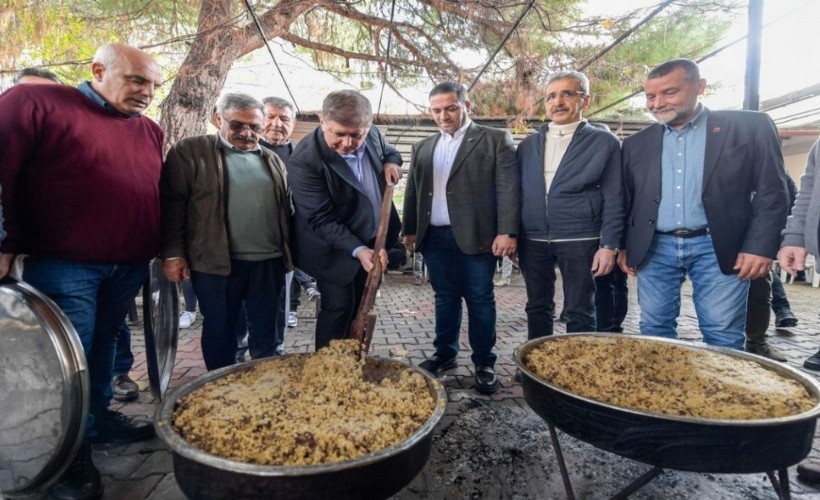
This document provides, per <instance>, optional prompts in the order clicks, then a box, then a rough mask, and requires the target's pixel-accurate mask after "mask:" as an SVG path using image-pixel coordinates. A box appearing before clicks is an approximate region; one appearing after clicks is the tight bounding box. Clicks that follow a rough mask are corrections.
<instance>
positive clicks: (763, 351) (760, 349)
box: [746, 340, 786, 363]
mask: <svg viewBox="0 0 820 500" xmlns="http://www.w3.org/2000/svg"><path fill="white" fill-rule="evenodd" d="M746 352H750V353H752V354H757V355H759V356H764V357H767V358H769V359H773V360H775V361H780V362H781V363H785V362H786V355H785V354H783V353H782V352H780V351H778V350H777V349H775V348H774V347H772V346H771V345H769V343H768V342H766V341H765V340H764V341H763V342H749V341H746Z"/></svg>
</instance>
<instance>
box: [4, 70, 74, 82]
mask: <svg viewBox="0 0 820 500" xmlns="http://www.w3.org/2000/svg"><path fill="white" fill-rule="evenodd" d="M24 76H36V77H38V78H47V79H49V80H51V81H52V82H54V83H63V82H61V81H60V77H59V76H57V75H55V74H54V73H52V72H51V71H49V70H47V69H43V68H23V69H21V70H20V71H18V72H17V74H16V75H14V84H15V85H16V84H18V83H20V79H21V78H23V77H24Z"/></svg>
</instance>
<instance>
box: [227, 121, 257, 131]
mask: <svg viewBox="0 0 820 500" xmlns="http://www.w3.org/2000/svg"><path fill="white" fill-rule="evenodd" d="M228 126H229V127H230V128H231V130H233V131H234V132H242V131H243V130H245V128H246V127H247V128H248V129H250V131H251V132H253V133H254V134H258V133H260V132H262V126H261V125H256V124H255V123H244V122H238V121H236V120H230V121H229V122H228Z"/></svg>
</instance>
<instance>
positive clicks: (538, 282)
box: [518, 238, 598, 339]
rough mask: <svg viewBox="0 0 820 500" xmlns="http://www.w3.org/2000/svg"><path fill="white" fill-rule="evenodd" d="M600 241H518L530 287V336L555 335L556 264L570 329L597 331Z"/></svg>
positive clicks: (528, 324)
mask: <svg viewBox="0 0 820 500" xmlns="http://www.w3.org/2000/svg"><path fill="white" fill-rule="evenodd" d="M597 250H598V240H589V241H563V242H558V243H554V242H546V241H534V240H530V239H527V238H522V239H520V240H519V242H518V257H519V259H520V262H521V273H522V274H523V275H524V284H525V285H526V287H527V306H526V308H525V311H526V313H527V338H528V339H536V338H539V337H544V336H546V335H552V332H553V319H552V316H553V314H554V313H555V302H554V301H553V298H554V297H555V266H556V265H557V266H558V269H560V270H561V282H562V283H563V286H564V309H563V312H562V314H564V315H566V318H567V332H594V331H595V324H596V320H595V279H594V278H593V276H592V271H590V268H591V267H592V258H593V256H594V255H595V252H596V251H597Z"/></svg>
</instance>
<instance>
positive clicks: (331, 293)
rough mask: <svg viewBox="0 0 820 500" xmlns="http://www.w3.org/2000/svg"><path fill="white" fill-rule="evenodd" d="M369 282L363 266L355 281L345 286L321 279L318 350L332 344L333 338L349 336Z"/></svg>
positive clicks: (317, 331)
mask: <svg viewBox="0 0 820 500" xmlns="http://www.w3.org/2000/svg"><path fill="white" fill-rule="evenodd" d="M365 284H367V273H366V272H364V269H363V268H361V267H360V268H359V272H358V273H356V276H355V277H354V278H353V281H351V282H350V283H347V284H345V285H343V286H337V285H332V284H330V283H326V282H322V281H320V282H319V283H318V287H319V293H321V294H322V305H321V309H320V310H319V316H318V317H317V319H316V350H317V351H318V350H319V349H321V348H322V347H325V346H326V345H328V344H330V341H331V340H333V339H344V338H347V336H348V332H349V331H350V325H351V323H353V320H354V319H355V317H356V312H357V311H358V309H359V304H360V303H361V301H362V295H363V294H364V286H365Z"/></svg>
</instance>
